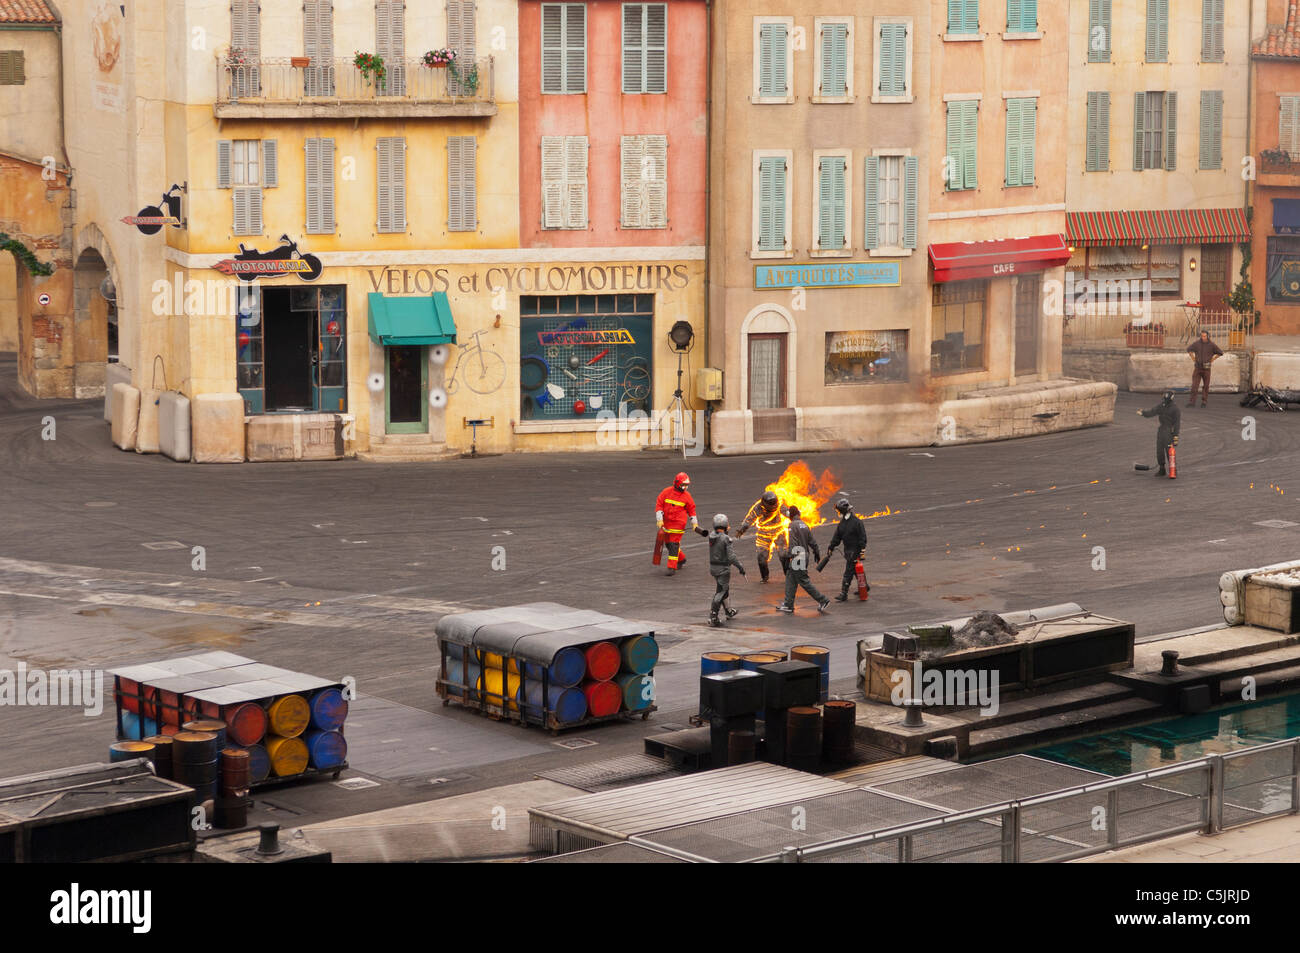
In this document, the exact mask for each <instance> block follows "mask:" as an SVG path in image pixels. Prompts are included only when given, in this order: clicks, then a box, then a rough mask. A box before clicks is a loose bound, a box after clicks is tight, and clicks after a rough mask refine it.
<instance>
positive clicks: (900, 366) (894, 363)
mask: <svg viewBox="0 0 1300 953" xmlns="http://www.w3.org/2000/svg"><path fill="white" fill-rule="evenodd" d="M905 380H907V332H906V331H828V332H826V384H827V386H829V385H831V384H877V383H890V382H893V381H905Z"/></svg>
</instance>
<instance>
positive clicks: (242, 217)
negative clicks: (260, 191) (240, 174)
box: [230, 188, 248, 235]
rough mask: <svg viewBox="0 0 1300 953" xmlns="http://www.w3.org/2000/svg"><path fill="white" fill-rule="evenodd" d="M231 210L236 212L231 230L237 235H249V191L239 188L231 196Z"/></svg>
mask: <svg viewBox="0 0 1300 953" xmlns="http://www.w3.org/2000/svg"><path fill="white" fill-rule="evenodd" d="M230 199H231V202H230V204H231V208H232V209H233V211H234V218H233V220H232V221H231V224H230V230H231V231H232V232H234V233H235V234H236V235H247V234H248V189H245V188H238V189H235V190H234V194H233V195H231V197H230Z"/></svg>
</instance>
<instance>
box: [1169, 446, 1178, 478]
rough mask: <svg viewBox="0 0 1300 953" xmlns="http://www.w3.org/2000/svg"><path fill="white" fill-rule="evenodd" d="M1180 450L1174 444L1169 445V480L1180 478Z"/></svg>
mask: <svg viewBox="0 0 1300 953" xmlns="http://www.w3.org/2000/svg"><path fill="white" fill-rule="evenodd" d="M1177 458H1178V448H1177V447H1176V446H1175V445H1174V444H1172V443H1171V444H1170V445H1169V479H1171V480H1176V479H1177V478H1178V465H1177V464H1178V459H1177Z"/></svg>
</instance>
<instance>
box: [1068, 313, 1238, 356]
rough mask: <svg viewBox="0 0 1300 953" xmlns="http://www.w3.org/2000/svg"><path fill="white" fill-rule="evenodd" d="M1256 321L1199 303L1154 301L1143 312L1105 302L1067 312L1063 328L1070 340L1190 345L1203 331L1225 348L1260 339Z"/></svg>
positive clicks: (1145, 345) (1171, 347)
mask: <svg viewBox="0 0 1300 953" xmlns="http://www.w3.org/2000/svg"><path fill="white" fill-rule="evenodd" d="M1251 325H1252V322H1250V321H1243V320H1242V318H1241V316H1240V315H1238V314H1237V313H1236V312H1235V311H1230V310H1222V311H1211V310H1208V309H1206V308H1201V307H1199V306H1198V305H1191V304H1181V305H1160V306H1149V307H1147V308H1145V310H1142V311H1141V312H1140V313H1138V312H1135V311H1130V310H1128V309H1125V308H1123V307H1118V308H1108V307H1106V305H1105V304H1099V305H1098V306H1097V307H1096V308H1095V309H1091V310H1089V311H1088V312H1078V313H1075V314H1067V315H1065V325H1064V331H1063V334H1062V337H1063V341H1064V343H1065V344H1066V345H1074V346H1077V345H1108V346H1111V347H1133V348H1155V349H1164V350H1178V351H1181V350H1185V349H1186V348H1187V345H1188V344H1190V343H1192V342H1193V341H1195V340H1196V338H1197V336H1198V335H1200V333H1201V331H1209V332H1210V338H1211V340H1213V341H1214V342H1215V343H1216V344H1218V345H1219V347H1221V348H1223V349H1224V350H1225V351H1240V350H1247V349H1249V348H1251V347H1252V346H1253V345H1254V338H1255V330H1254V327H1253V326H1251Z"/></svg>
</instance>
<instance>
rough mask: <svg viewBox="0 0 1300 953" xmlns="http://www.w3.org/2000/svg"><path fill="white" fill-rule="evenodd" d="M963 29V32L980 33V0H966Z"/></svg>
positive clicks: (963, 7)
mask: <svg viewBox="0 0 1300 953" xmlns="http://www.w3.org/2000/svg"><path fill="white" fill-rule="evenodd" d="M961 31H962V32H963V33H978V32H979V31H980V0H964V2H963V5H962V18H961Z"/></svg>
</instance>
